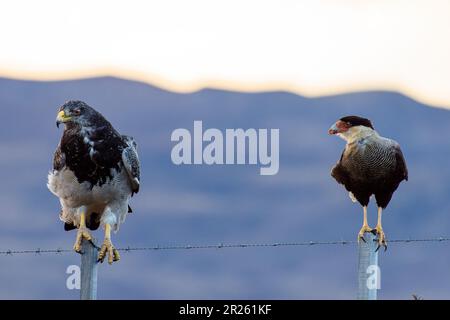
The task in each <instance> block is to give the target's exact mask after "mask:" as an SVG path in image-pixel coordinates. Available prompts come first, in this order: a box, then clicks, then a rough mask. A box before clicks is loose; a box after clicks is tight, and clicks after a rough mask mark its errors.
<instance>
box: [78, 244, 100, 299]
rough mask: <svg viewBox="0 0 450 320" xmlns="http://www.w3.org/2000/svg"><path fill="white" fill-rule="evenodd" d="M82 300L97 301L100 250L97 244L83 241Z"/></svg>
mask: <svg viewBox="0 0 450 320" xmlns="http://www.w3.org/2000/svg"><path fill="white" fill-rule="evenodd" d="M81 252H82V253H81V290H80V299H81V300H96V299H97V270H98V263H97V257H98V249H97V247H96V246H95V242H94V243H91V242H90V241H87V240H85V239H83V241H82V243H81Z"/></svg>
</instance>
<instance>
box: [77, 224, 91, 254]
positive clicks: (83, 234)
mask: <svg viewBox="0 0 450 320" xmlns="http://www.w3.org/2000/svg"><path fill="white" fill-rule="evenodd" d="M83 239H86V240H87V241H90V242H91V243H92V236H91V234H90V233H89V231H88V229H87V228H86V227H80V228H79V229H78V232H77V238H76V240H75V244H74V245H73V250H75V252H78V253H81V243H82V242H83Z"/></svg>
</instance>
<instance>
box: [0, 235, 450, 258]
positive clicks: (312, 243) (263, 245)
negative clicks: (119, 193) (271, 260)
mask: <svg viewBox="0 0 450 320" xmlns="http://www.w3.org/2000/svg"><path fill="white" fill-rule="evenodd" d="M449 241H450V237H449V236H445V237H435V238H421V239H416V238H408V239H393V240H389V241H388V244H392V243H418V242H449ZM357 242H358V241H356V240H350V241H349V240H336V241H301V242H273V243H219V244H198V245H165V246H160V245H156V246H145V247H130V246H128V247H122V248H117V250H118V251H123V252H132V251H159V250H195V249H226V248H281V247H300V246H323V245H324V246H326V245H344V246H345V245H350V244H356V243H357ZM95 247H96V248H97V249H98V247H97V246H95ZM68 252H73V250H72V249H62V248H57V249H40V248H38V249H28V250H15V249H7V250H3V251H1V250H0V255H7V256H12V255H16V254H37V255H40V254H47V253H50V254H51V253H53V254H62V253H68Z"/></svg>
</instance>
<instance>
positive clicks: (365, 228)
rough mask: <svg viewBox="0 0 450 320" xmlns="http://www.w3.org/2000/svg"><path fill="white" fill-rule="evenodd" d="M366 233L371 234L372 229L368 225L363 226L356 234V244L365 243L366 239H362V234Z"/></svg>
mask: <svg viewBox="0 0 450 320" xmlns="http://www.w3.org/2000/svg"><path fill="white" fill-rule="evenodd" d="M366 232H372V229H371V228H370V227H369V226H368V225H363V226H362V228H361V230H359V233H358V243H359V242H360V241H363V242H366V239H364V234H365V233H366Z"/></svg>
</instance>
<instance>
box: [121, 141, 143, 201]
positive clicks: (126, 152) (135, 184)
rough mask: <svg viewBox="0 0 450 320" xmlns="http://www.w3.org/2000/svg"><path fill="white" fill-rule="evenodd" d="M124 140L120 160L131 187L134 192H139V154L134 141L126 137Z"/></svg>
mask: <svg viewBox="0 0 450 320" xmlns="http://www.w3.org/2000/svg"><path fill="white" fill-rule="evenodd" d="M125 142H126V144H127V146H126V147H125V148H124V149H123V151H122V162H123V165H124V167H125V170H126V171H127V173H128V177H129V179H130V183H131V188H132V191H133V194H134V193H138V192H139V185H140V179H141V172H140V164H139V156H138V153H137V150H136V147H135V145H136V144H135V143H134V141H132V140H130V139H126V140H125ZM133 194H132V195H133Z"/></svg>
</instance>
